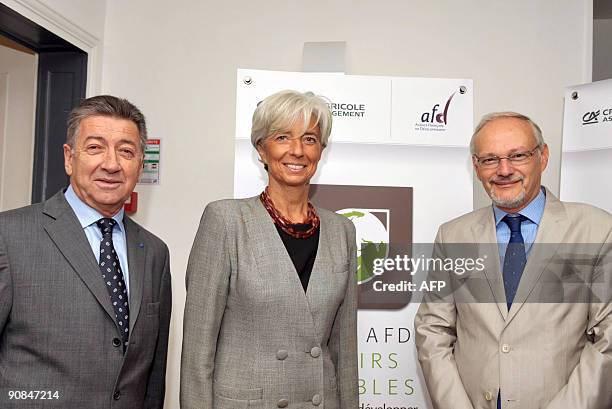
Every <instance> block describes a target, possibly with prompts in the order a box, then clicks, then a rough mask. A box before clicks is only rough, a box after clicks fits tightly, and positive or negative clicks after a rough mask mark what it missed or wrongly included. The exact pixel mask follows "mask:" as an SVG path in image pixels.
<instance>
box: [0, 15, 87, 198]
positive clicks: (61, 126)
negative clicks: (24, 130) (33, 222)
mask: <svg viewBox="0 0 612 409" xmlns="http://www.w3.org/2000/svg"><path fill="white" fill-rule="evenodd" d="M0 34H1V35H3V36H5V37H8V38H10V39H11V40H13V41H15V42H17V43H19V44H21V45H23V46H25V47H27V48H29V49H31V50H33V51H34V52H36V53H37V54H38V81H37V95H36V123H35V125H34V158H33V159H34V165H33V167H34V169H33V175H32V176H33V177H32V203H36V202H40V201H42V200H45V199H47V198H49V197H50V196H52V195H53V194H54V193H55V192H57V191H58V190H59V189H61V188H62V187H65V186H66V185H67V181H68V179H67V176H66V173H65V171H64V163H63V153H62V145H63V144H64V141H65V139H66V118H67V116H68V112H70V110H71V109H72V108H73V107H75V106H76V105H77V104H78V103H79V101H80V100H82V99H83V98H85V93H86V84H87V53H86V52H85V51H83V50H81V49H80V48H78V47H76V46H75V45H73V44H71V43H69V42H68V41H66V40H64V39H63V38H61V37H59V36H57V35H55V34H54V33H52V32H51V31H49V30H47V29H46V28H44V27H42V26H40V25H39V24H37V23H35V22H33V21H31V20H29V19H27V18H26V17H24V16H22V15H21V14H19V13H17V12H16V11H14V10H12V9H11V8H9V7H7V6H5V5H3V4H0Z"/></svg>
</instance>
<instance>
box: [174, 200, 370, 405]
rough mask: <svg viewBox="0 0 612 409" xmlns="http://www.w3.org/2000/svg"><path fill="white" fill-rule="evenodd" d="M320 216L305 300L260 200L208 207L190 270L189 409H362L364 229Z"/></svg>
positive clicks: (184, 392) (184, 396)
mask: <svg viewBox="0 0 612 409" xmlns="http://www.w3.org/2000/svg"><path fill="white" fill-rule="evenodd" d="M317 213H318V215H319V217H320V220H321V226H320V236H319V247H318V250H317V257H316V260H315V263H314V266H313V269H312V275H311V277H310V281H309V284H308V290H307V291H306V292H304V290H303V288H302V285H301V283H300V280H299V277H298V275H297V273H296V271H295V268H294V266H293V263H292V261H291V259H290V257H289V254H288V253H287V251H286V249H285V246H284V245H283V242H282V240H281V238H280V236H279V234H278V232H277V230H276V227H275V226H274V223H273V221H272V218H271V217H270V216H269V215H268V213H267V211H266V210H265V208H264V207H263V205H262V204H261V202H260V200H259V198H258V197H254V198H250V199H240V200H222V201H218V202H213V203H210V204H209V205H208V206H207V207H206V209H205V210H204V214H203V215H202V220H201V222H200V227H199V229H198V233H197V235H196V238H195V241H194V243H193V248H192V249H191V254H190V257H189V264H188V267H187V278H186V285H187V301H186V305H185V321H184V337H183V352H182V364H181V408H182V409H193V408H206V409H237V408H243V409H244V408H262V409H263V408H266V409H269V408H276V407H280V408H294V409H297V408H300V409H302V408H309V407H312V408H325V409H357V407H358V391H357V383H358V374H357V283H356V270H357V260H356V244H355V228H354V226H353V224H352V223H351V222H350V220H348V219H346V218H344V217H343V216H340V215H337V214H335V213H332V212H330V211H327V210H324V209H317Z"/></svg>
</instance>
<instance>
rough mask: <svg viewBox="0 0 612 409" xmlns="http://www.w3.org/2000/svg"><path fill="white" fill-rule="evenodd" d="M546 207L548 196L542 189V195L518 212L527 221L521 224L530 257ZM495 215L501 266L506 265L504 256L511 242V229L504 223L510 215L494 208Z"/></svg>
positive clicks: (526, 250) (539, 194)
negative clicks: (504, 219) (505, 218)
mask: <svg viewBox="0 0 612 409" xmlns="http://www.w3.org/2000/svg"><path fill="white" fill-rule="evenodd" d="M545 205H546V194H545V193H544V188H543V187H542V188H540V193H538V195H537V196H536V198H535V199H533V200H532V201H531V203H529V204H528V205H527V206H526V207H525V208H524V209H523V210H521V211H520V212H518V213H519V214H521V215H523V216H525V217H526V218H527V220H525V221H523V222H522V223H521V234H522V235H523V241H524V242H525V253H526V254H527V257H529V251H530V250H531V245H532V244H533V242H534V241H535V238H536V234H537V233H538V227H540V222H541V221H542V215H543V214H544V206H545ZM493 213H494V215H495V234H496V235H497V243H498V244H499V265H500V266H503V265H504V256H505V255H506V247H507V246H508V243H509V242H510V227H508V225H507V224H506V223H505V222H503V221H502V219H503V218H504V216H506V215H507V214H508V213H507V212H505V211H503V210H501V209H500V208H498V207H497V206H493Z"/></svg>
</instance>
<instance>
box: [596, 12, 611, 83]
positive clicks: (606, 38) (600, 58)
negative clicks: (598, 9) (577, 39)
mask: <svg viewBox="0 0 612 409" xmlns="http://www.w3.org/2000/svg"><path fill="white" fill-rule="evenodd" d="M611 50H612V18H602V19H595V20H593V81H599V80H605V79H610V78H612V51H611Z"/></svg>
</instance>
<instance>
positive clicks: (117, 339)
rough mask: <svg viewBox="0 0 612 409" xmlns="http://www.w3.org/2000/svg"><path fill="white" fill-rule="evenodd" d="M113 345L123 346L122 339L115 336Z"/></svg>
mask: <svg viewBox="0 0 612 409" xmlns="http://www.w3.org/2000/svg"><path fill="white" fill-rule="evenodd" d="M113 346H114V347H120V346H121V340H120V339H119V338H113Z"/></svg>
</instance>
